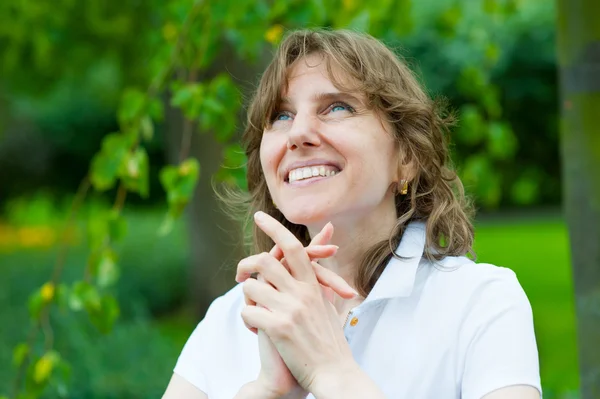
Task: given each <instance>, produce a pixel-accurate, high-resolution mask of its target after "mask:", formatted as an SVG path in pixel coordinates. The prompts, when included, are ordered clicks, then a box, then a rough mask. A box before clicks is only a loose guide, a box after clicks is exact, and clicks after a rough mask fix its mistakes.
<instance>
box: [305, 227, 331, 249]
mask: <svg viewBox="0 0 600 399" xmlns="http://www.w3.org/2000/svg"><path fill="white" fill-rule="evenodd" d="M332 236H333V225H332V224H331V222H329V223H327V224H326V225H325V226H324V227H323V228H322V229H321V231H320V232H319V233H318V234H317V235H316V236H314V237H313V239H312V240H310V245H324V244H327V243H328V242H329V241H331V237H332Z"/></svg>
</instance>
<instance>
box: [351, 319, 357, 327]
mask: <svg viewBox="0 0 600 399" xmlns="http://www.w3.org/2000/svg"><path fill="white" fill-rule="evenodd" d="M357 324H358V317H353V318H352V320H350V325H351V326H352V327H354V326H355V325H357Z"/></svg>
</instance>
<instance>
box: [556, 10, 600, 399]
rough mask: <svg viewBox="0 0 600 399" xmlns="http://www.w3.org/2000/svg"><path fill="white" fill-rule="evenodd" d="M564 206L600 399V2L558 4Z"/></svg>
mask: <svg viewBox="0 0 600 399" xmlns="http://www.w3.org/2000/svg"><path fill="white" fill-rule="evenodd" d="M557 14H558V52H559V64H560V85H561V86H560V87H561V99H562V101H561V116H562V119H561V145H562V158H563V159H562V162H563V179H564V185H563V187H564V189H565V192H564V206H565V212H566V218H567V223H568V227H569V237H570V241H571V260H572V265H573V279H574V286H575V303H576V313H577V337H578V341H579V342H578V345H579V368H580V379H581V397H582V398H585V399H588V398H589V399H592V398H594V399H595V398H600V123H599V122H598V118H599V117H600V2H598V0H559V1H558V10H557Z"/></svg>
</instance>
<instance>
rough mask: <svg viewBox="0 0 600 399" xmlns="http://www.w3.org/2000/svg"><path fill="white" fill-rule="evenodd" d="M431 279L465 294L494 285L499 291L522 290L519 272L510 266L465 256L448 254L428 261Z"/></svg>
mask: <svg viewBox="0 0 600 399" xmlns="http://www.w3.org/2000/svg"><path fill="white" fill-rule="evenodd" d="M426 264H427V266H428V269H429V270H430V279H432V280H433V282H434V283H436V284H442V285H444V286H446V288H448V289H450V290H460V291H463V292H464V293H465V294H467V293H473V292H478V291H480V290H482V289H485V288H490V287H491V286H493V287H494V289H495V290H498V291H513V292H514V291H522V287H521V284H520V283H519V280H518V278H517V274H516V273H515V272H514V271H513V270H511V269H509V268H508V267H503V266H496V265H493V264H490V263H475V262H474V261H473V260H471V259H469V258H467V257H465V256H459V257H457V256H448V257H446V258H444V259H442V260H440V261H437V262H431V261H426Z"/></svg>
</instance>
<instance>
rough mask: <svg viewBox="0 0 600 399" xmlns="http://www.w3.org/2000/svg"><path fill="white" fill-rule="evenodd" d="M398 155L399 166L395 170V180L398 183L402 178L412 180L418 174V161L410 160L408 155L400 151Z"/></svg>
mask: <svg viewBox="0 0 600 399" xmlns="http://www.w3.org/2000/svg"><path fill="white" fill-rule="evenodd" d="M397 154H398V156H397V167H396V169H395V172H394V182H396V183H398V182H400V180H406V181H408V182H410V181H412V179H414V178H415V176H416V174H417V168H416V163H415V162H414V161H413V160H408V157H407V156H406V155H405V154H403V153H402V151H398V153H397Z"/></svg>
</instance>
